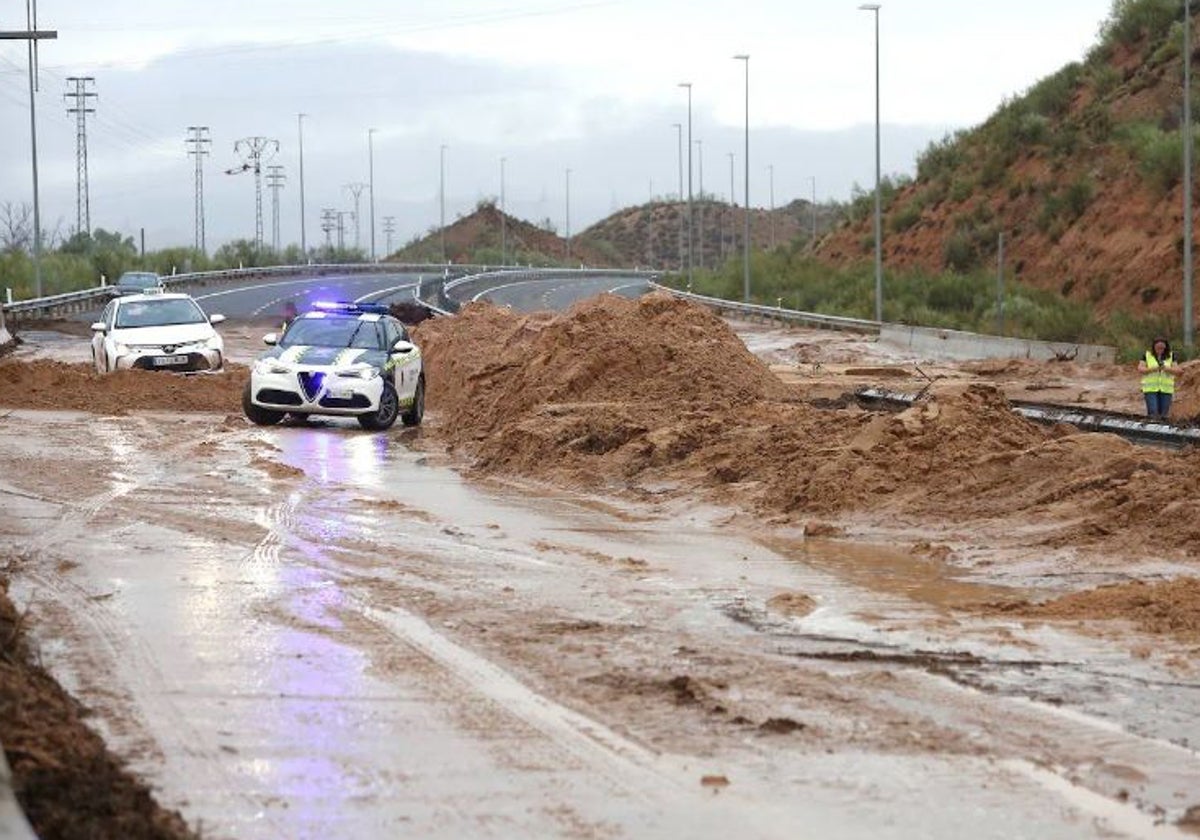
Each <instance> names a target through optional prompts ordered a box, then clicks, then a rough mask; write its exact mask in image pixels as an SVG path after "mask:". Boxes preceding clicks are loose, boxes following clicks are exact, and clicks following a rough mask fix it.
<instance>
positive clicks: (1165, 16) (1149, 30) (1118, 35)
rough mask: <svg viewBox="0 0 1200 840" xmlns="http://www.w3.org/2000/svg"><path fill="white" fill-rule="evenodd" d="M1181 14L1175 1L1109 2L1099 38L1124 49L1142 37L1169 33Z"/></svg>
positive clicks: (1176, 0)
mask: <svg viewBox="0 0 1200 840" xmlns="http://www.w3.org/2000/svg"><path fill="white" fill-rule="evenodd" d="M1181 11H1182V10H1181V4H1180V3H1179V0H1113V5H1112V11H1111V12H1110V13H1109V16H1108V20H1106V21H1105V22H1104V24H1103V25H1102V26H1101V28H1100V35H1101V38H1102V39H1103V40H1104V41H1105V42H1107V43H1114V42H1115V43H1120V44H1125V45H1126V46H1130V45H1133V44H1135V43H1136V42H1138V41H1139V40H1141V39H1142V38H1144V37H1147V38H1149V39H1150V40H1158V39H1160V38H1162V36H1164V35H1165V34H1166V33H1167V32H1168V31H1169V30H1170V28H1171V24H1172V23H1174V22H1175V20H1176V18H1178V17H1179V16H1180V14H1181Z"/></svg>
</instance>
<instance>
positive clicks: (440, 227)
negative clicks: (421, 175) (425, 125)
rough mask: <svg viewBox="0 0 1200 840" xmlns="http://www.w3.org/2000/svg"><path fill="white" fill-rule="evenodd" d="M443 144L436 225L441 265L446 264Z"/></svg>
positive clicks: (439, 164) (444, 160)
mask: <svg viewBox="0 0 1200 840" xmlns="http://www.w3.org/2000/svg"><path fill="white" fill-rule="evenodd" d="M448 148H449V146H447V145H446V144H445V143H443V144H442V146H441V149H440V151H439V160H438V205H439V206H440V208H441V210H440V215H439V218H440V219H441V223H440V224H439V225H438V232H439V234H440V236H441V240H442V264H443V265H445V264H446V149H448Z"/></svg>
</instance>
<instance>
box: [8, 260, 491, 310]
mask: <svg viewBox="0 0 1200 840" xmlns="http://www.w3.org/2000/svg"><path fill="white" fill-rule="evenodd" d="M489 268H492V267H491V266H486V265H442V264H436V263H433V264H431V263H405V264H400V263H319V264H312V265H275V266H264V267H261V268H232V269H224V270H220V271H194V272H187V273H185V274H172V275H169V276H164V277H163V278H162V280H163V286H164V287H166V288H183V287H189V286H207V285H209V284H211V283H224V282H233V281H238V280H256V279H270V278H273V277H296V278H298V279H303V278H305V277H310V276H311V277H322V276H327V275H338V274H398V273H399V274H408V273H416V272H447V273H450V274H455V275H457V274H460V273H463V272H470V273H474V272H480V271H486V270H488V269H489ZM110 297H112V288H111V287H110V286H97V287H95V288H91V289H82V290H80V291H77V292H66V293H64V294H60V295H49V296H46V297H40V298H31V299H29V300H21V301H13V302H12V303H10V304H4V305H2V306H0V311H3V312H4V313H6V314H8V315H9V316H10V317H11V318H12V320H13V321H18V320H20V319H22V318H50V317H56V316H59V315H65V314H70V313H73V312H80V311H84V310H86V309H91V308H94V307H96V306H99V305H100V304H103V303H104V302H106V301H107V300H108V299H109V298H110Z"/></svg>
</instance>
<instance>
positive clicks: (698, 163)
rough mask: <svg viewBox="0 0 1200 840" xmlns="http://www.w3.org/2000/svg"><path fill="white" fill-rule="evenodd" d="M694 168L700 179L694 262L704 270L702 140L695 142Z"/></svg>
mask: <svg viewBox="0 0 1200 840" xmlns="http://www.w3.org/2000/svg"><path fill="white" fill-rule="evenodd" d="M696 167H697V169H698V170H699V171H698V172H697V173H696V174H697V175H698V177H699V179H700V181H699V184H698V186H699V187H700V207H699V210H698V213H697V215H699V217H700V218H699V219H697V220H696V227H698V228H700V230H699V231H697V233H696V238H697V239H698V240H700V248H699V249H698V250H699V251H700V254H699V256H698V257H697V258H696V261H697V262H698V263H699V264H700V268H702V269H703V268H704V141H703V140H697V141H696Z"/></svg>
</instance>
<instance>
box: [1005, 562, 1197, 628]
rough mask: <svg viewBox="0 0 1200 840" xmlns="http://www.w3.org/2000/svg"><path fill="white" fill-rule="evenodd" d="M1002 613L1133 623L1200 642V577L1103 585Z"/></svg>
mask: <svg viewBox="0 0 1200 840" xmlns="http://www.w3.org/2000/svg"><path fill="white" fill-rule="evenodd" d="M1002 611H1003V612H1005V613H1014V614H1017V615H1020V616H1022V617H1029V618H1047V619H1060V620H1080V619H1083V620H1089V621H1105V620H1121V621H1129V622H1132V623H1133V624H1134V626H1135V627H1137V628H1138V629H1139V630H1141V631H1142V632H1145V633H1151V634H1154V635H1168V636H1175V637H1176V638H1179V639H1182V640H1184V641H1187V642H1200V578H1178V579H1177V580H1172V581H1159V582H1154V583H1145V582H1141V581H1137V582H1134V583H1122V584H1118V585H1115V586H1102V587H1100V588H1098V589H1090V590H1088V591H1086V592H1075V593H1072V594H1070V595H1064V596H1063V597H1061V598H1055V599H1054V600H1052V601H1047V602H1046V603H1044V604H1029V603H1025V602H1022V603H1017V604H1007V605H1004V606H1003V607H1002Z"/></svg>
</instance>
